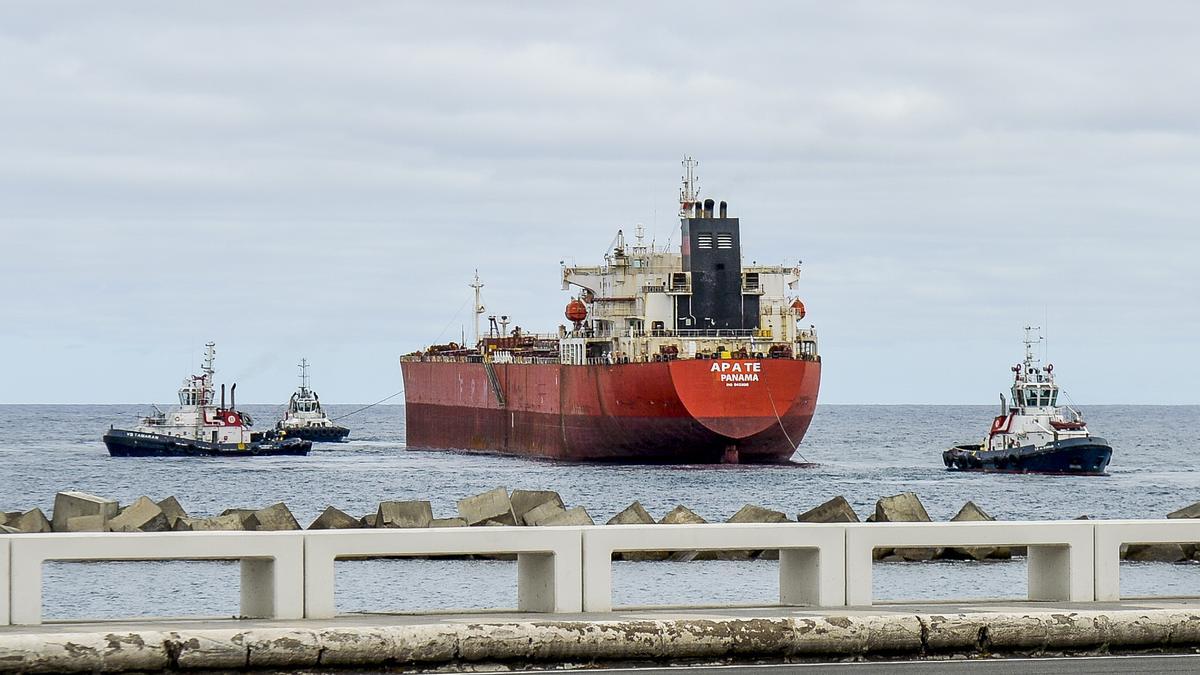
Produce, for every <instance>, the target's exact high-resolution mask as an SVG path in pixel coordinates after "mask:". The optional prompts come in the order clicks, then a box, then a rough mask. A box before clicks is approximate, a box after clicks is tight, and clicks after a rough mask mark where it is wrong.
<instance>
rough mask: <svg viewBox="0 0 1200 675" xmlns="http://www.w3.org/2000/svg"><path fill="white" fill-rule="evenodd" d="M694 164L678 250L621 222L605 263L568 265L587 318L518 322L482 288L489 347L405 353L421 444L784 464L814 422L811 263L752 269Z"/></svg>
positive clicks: (580, 457)
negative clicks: (564, 322)
mask: <svg viewBox="0 0 1200 675" xmlns="http://www.w3.org/2000/svg"><path fill="white" fill-rule="evenodd" d="M695 165H696V164H695V162H694V161H692V160H691V159H685V160H684V185H683V189H682V190H681V191H680V220H681V235H682V236H681V239H680V246H679V248H678V249H677V250H668V249H658V248H656V247H654V246H653V245H650V246H647V245H645V244H644V242H643V240H642V236H641V232H640V228H639V233H638V237H637V241H636V243H635V244H634V245H633V246H627V245H626V243H625V240H624V235H623V234H622V233H621V232H620V231H618V233H617V238H616V240H615V243H614V246H613V247H612V248H611V249H610V251H609V252H608V253H607V254H606V255H605V262H604V264H603V265H600V266H596V267H575V266H565V265H564V267H563V273H562V283H563V288H564V290H571V289H578V295H577V296H576V297H574V298H573V299H571V301H570V302H569V303H568V304H567V311H566V317H567V319H568V320H569V321H570V322H571V327H567V326H560V327H559V331H558V333H557V334H556V335H536V334H528V333H524V332H523V331H521V330H520V329H514V330H512V331H509V330H508V321H507V317H501V319H500V321H499V322H497V320H496V318H495V317H489V324H490V326H489V330H488V332H487V334H486V335H480V334H479V333H480V331H479V328H478V326H479V318H480V315H481V314H482V313H483V312H484V309H483V305H482V302H481V301H480V298H479V289H480V287H481V284H479V280H478V279H476V280H475V283H474V284H472V286H473V287H474V288H475V293H476V302H475V308H476V336H477V337H476V343H475V346H474V347H468V346H465V345H458V344H455V343H450V344H447V345H434V346H432V347H430V348H429V349H427V350H424V351H422V352H417V353H413V354H408V355H406V356H404V357H401V359H400V365H401V369H402V371H403V374H404V388H405V406H406V410H405V415H406V422H407V443H408V446H409V447H410V448H428V449H456V450H469V451H479V452H491V453H501V454H511V455H523V456H533V457H545V458H551V459H562V460H574V461H624V462H672V463H717V462H726V463H739V462H740V463H763V462H769V463H778V462H786V461H788V460H789V459H790V458H791V456H792V455H793V453H794V452H795V451H796V447H797V445H798V444H799V443H800V441H801V439H803V438H804V434H805V432H806V431H807V430H808V426H809V423H810V422H811V421H812V416H813V411H814V409H815V407H816V403H817V391H818V389H819V386H820V380H821V359H820V356H819V355H818V353H817V338H816V333H815V330H813V329H812V327H807V328H805V327H802V326H801V325H800V322H801V321H802V320H803V319H804V316H805V310H804V305H803V303H802V302H800V300H799V299H798V298H796V297H795V296H794V295H793V293H792V292H793V291H794V289H795V288H796V285H797V283H798V282H799V278H800V269H799V265H798V264H797V265H795V266H765V265H750V266H746V265H743V264H742V257H741V232H740V223H739V221H738V219H737V218H730V217H728V216H727V208H728V207H727V205H726V203H725V202H721V203H720V204H719V206H718V205H717V204H715V203H714V202H713V200H711V199H707V200H704V201H701V200H700V199H699V196H698V190H697V188H696V179H695V175H694V168H695Z"/></svg>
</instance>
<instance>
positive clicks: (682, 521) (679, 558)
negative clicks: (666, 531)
mask: <svg viewBox="0 0 1200 675" xmlns="http://www.w3.org/2000/svg"><path fill="white" fill-rule="evenodd" d="M707 522H708V521H707V520H705V519H704V518H701V517H700V515H699V514H697V513H696V512H695V511H693V510H691V509H689V508H688V507H686V506H684V505H683V504H679V505H678V506H676V507H675V508H673V509H671V510H670V511H668V512H667V515H665V516H663V517H662V519H661V520H659V521H658V524H659V525H701V524H704V523H707ZM716 557H717V556H716V554H715V553H714V552H713V551H672V552H670V554H669V555H668V556H667V560H670V561H671V562H688V561H690V560H716Z"/></svg>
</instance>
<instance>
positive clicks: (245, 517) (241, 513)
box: [221, 509, 257, 530]
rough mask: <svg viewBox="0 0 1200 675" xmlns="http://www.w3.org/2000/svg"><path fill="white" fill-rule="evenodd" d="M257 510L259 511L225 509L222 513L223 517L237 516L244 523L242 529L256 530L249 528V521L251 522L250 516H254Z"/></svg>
mask: <svg viewBox="0 0 1200 675" xmlns="http://www.w3.org/2000/svg"><path fill="white" fill-rule="evenodd" d="M256 510H257V509H225V510H224V511H222V512H221V515H222V516H237V517H238V519H239V520H241V521H242V529H243V530H253V529H254V528H253V527H249V526H248V523H247V521H249V520H250V516H252V515H254V512H255V511H256Z"/></svg>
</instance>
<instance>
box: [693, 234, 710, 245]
mask: <svg viewBox="0 0 1200 675" xmlns="http://www.w3.org/2000/svg"><path fill="white" fill-rule="evenodd" d="M712 247H713V236H712V235H711V234H708V233H702V234H698V235H696V248H712Z"/></svg>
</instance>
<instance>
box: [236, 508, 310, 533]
mask: <svg viewBox="0 0 1200 675" xmlns="http://www.w3.org/2000/svg"><path fill="white" fill-rule="evenodd" d="M243 522H244V523H245V525H246V529H247V530H258V531H260V532H263V531H279V530H298V529H300V523H298V522H296V517H295V516H293V515H292V512H291V510H290V509H288V507H287V504H284V503H283V502H279V503H277V504H272V505H270V506H267V507H265V508H261V509H259V510H257V511H255V512H253V513H251V514H250V515H249V516H247V517H246V519H245V520H244V521H243Z"/></svg>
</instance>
